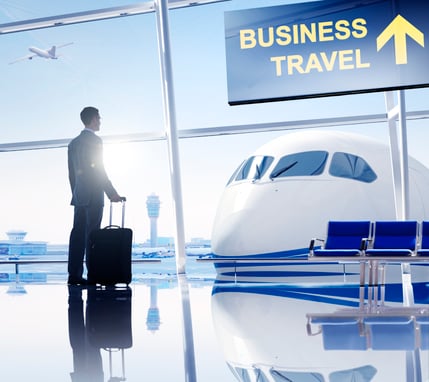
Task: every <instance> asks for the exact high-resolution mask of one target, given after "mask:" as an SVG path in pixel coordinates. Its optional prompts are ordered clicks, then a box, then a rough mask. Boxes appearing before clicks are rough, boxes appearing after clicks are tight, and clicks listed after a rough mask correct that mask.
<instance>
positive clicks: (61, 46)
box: [56, 42, 73, 49]
mask: <svg viewBox="0 0 429 382" xmlns="http://www.w3.org/2000/svg"><path fill="white" fill-rule="evenodd" d="M71 44H73V43H72V42H68V43H67V44H63V45H57V46H56V47H57V49H59V48H63V47H65V46H69V45H71Z"/></svg>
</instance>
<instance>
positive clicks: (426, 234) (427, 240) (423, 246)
mask: <svg viewBox="0 0 429 382" xmlns="http://www.w3.org/2000/svg"><path fill="white" fill-rule="evenodd" d="M417 255H418V256H429V221H423V222H422V233H421V241H420V248H419V249H418V250H417Z"/></svg>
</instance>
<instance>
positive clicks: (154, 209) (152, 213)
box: [146, 194, 161, 247]
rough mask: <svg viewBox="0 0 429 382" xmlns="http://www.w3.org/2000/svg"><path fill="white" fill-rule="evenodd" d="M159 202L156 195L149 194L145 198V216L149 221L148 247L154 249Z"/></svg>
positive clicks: (156, 239)
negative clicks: (146, 215)
mask: <svg viewBox="0 0 429 382" xmlns="http://www.w3.org/2000/svg"><path fill="white" fill-rule="evenodd" d="M160 204H161V202H160V201H159V197H158V195H155V194H151V195H149V196H148V197H147V200H146V207H147V214H148V216H149V219H150V246H151V247H156V246H157V241H158V229H157V221H158V218H159V206H160Z"/></svg>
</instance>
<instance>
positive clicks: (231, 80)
mask: <svg viewBox="0 0 429 382" xmlns="http://www.w3.org/2000/svg"><path fill="white" fill-rule="evenodd" d="M428 15H429V1H427V0H384V1H383V0H359V1H357V0H336V1H334V0H327V1H312V2H307V3H300V4H292V5H282V6H274V7H265V8H257V9H247V10H238V11H230V12H225V43H226V60H227V75H228V102H229V104H231V105H237V104H244V103H254V102H267V101H279V100H286V99H299V98H309V97H321V96H329V95H339V94H349V93H363V92H371V91H380V90H389V89H406V88H417V87H425V86H429V46H428V45H429V43H428V35H429V22H428Z"/></svg>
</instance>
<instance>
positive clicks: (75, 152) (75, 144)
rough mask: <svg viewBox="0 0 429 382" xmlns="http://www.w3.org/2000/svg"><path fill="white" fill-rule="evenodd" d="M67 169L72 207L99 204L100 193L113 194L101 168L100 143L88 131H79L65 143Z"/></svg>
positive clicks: (111, 186) (102, 200) (101, 154)
mask: <svg viewBox="0 0 429 382" xmlns="http://www.w3.org/2000/svg"><path fill="white" fill-rule="evenodd" d="M68 169H69V181H70V187H71V191H72V200H71V204H72V205H73V206H89V205H99V206H103V205H104V193H106V194H107V196H108V197H109V198H111V197H112V196H113V195H115V194H117V192H116V190H115V189H114V187H113V185H112V183H111V182H110V180H109V178H108V177H107V174H106V171H105V169H104V164H103V142H102V140H101V138H100V137H98V136H97V135H96V134H95V133H93V132H92V131H88V130H82V132H81V133H80V134H79V135H78V136H77V137H76V138H74V139H73V140H72V141H71V142H70V143H69V145H68Z"/></svg>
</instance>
